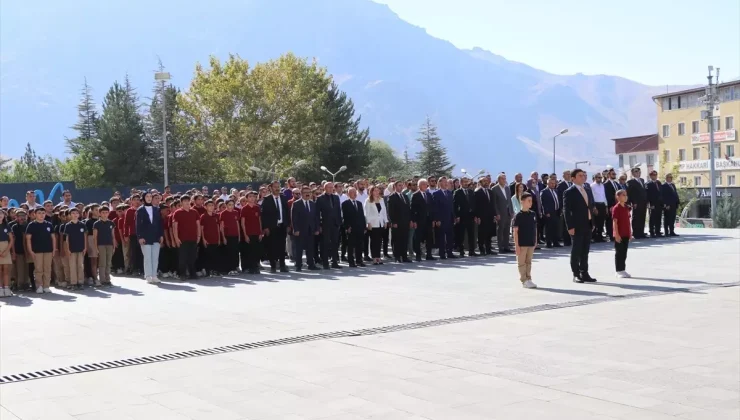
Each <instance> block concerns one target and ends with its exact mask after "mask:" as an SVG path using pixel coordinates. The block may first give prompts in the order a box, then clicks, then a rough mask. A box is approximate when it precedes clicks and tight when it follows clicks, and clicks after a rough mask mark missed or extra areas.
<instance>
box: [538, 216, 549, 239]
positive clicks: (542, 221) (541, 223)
mask: <svg viewBox="0 0 740 420" xmlns="http://www.w3.org/2000/svg"><path fill="white" fill-rule="evenodd" d="M545 226H547V218H546V217H545V215H544V214H543V215H542V216H537V239H538V240H540V241H542V240H544V239H545V235H546V234H547V229H545Z"/></svg>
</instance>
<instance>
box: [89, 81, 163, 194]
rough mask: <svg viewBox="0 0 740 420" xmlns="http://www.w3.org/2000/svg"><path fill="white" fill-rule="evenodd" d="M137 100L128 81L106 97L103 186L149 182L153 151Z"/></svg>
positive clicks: (100, 130)
mask: <svg viewBox="0 0 740 420" xmlns="http://www.w3.org/2000/svg"><path fill="white" fill-rule="evenodd" d="M136 100H137V98H136V96H135V92H134V91H133V89H132V88H131V86H130V83H129V82H128V81H127V82H126V84H124V85H121V84H119V83H118V82H115V83H114V84H113V86H112V87H111V88H110V89H109V90H108V93H107V94H106V95H105V99H104V101H103V113H102V115H101V116H100V120H99V121H98V136H99V138H100V153H99V162H100V164H101V166H102V168H103V175H102V183H103V184H104V185H109V186H119V185H141V184H145V183H147V182H149V181H150V178H151V177H150V175H151V166H149V162H150V160H149V159H150V158H149V157H148V155H149V153H150V150H149V148H148V147H147V143H146V142H145V139H144V126H143V123H142V120H141V116H140V115H139V113H138V105H137V103H136Z"/></svg>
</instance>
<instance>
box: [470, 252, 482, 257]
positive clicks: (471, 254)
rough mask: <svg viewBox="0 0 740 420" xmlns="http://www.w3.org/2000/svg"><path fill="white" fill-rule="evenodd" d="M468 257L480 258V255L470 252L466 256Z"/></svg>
mask: <svg viewBox="0 0 740 420" xmlns="http://www.w3.org/2000/svg"><path fill="white" fill-rule="evenodd" d="M468 256H469V257H480V254H476V253H475V252H471V253H470V254H468Z"/></svg>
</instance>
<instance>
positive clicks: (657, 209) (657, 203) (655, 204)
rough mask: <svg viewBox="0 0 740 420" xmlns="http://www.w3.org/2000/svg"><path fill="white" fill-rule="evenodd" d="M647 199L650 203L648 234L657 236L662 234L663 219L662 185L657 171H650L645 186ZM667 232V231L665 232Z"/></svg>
mask: <svg viewBox="0 0 740 420" xmlns="http://www.w3.org/2000/svg"><path fill="white" fill-rule="evenodd" d="M645 190H646V192H647V200H648V204H649V205H650V225H649V227H648V230H649V231H650V236H652V237H653V238H657V237H660V236H663V234H662V233H660V226H661V225H662V221H663V187H662V185H661V183H660V181H659V180H658V171H651V172H650V181H648V182H647V185H646V186H645ZM666 234H667V232H666Z"/></svg>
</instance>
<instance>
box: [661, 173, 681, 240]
mask: <svg viewBox="0 0 740 420" xmlns="http://www.w3.org/2000/svg"><path fill="white" fill-rule="evenodd" d="M661 193H662V196H663V208H664V211H665V215H664V216H663V227H664V228H665V234H666V236H678V235H677V234H676V232H674V231H673V229H675V227H676V209H678V206H679V204H681V200H679V198H678V191H676V186H675V185H674V184H673V175H671V174H668V175H666V176H665V182H664V183H663V185H661Z"/></svg>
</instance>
